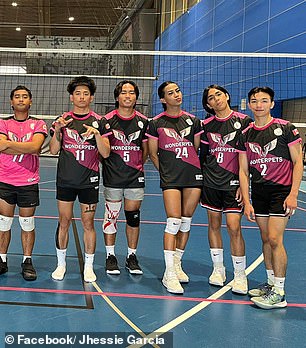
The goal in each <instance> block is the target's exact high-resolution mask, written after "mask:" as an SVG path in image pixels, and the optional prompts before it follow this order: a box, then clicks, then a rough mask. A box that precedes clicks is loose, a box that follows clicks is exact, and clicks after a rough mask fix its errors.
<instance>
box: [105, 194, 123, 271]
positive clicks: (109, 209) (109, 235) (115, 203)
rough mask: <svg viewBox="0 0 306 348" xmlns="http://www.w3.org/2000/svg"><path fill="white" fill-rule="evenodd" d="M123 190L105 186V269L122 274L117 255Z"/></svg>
mask: <svg viewBox="0 0 306 348" xmlns="http://www.w3.org/2000/svg"><path fill="white" fill-rule="evenodd" d="M122 196H123V190H122V189H116V188H111V187H105V188H104V199H105V202H104V208H105V210H104V221H103V236H104V243H105V249H106V261H105V269H106V273H107V274H120V269H119V266H118V261H117V258H116V255H115V244H116V236H117V220H118V217H119V214H120V210H121V205H122Z"/></svg>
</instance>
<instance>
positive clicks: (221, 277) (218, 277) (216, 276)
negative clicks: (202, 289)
mask: <svg viewBox="0 0 306 348" xmlns="http://www.w3.org/2000/svg"><path fill="white" fill-rule="evenodd" d="M225 280H226V275H225V267H223V266H221V267H214V269H213V271H212V274H211V275H210V277H209V280H208V282H209V284H211V285H216V286H223V284H224V282H225Z"/></svg>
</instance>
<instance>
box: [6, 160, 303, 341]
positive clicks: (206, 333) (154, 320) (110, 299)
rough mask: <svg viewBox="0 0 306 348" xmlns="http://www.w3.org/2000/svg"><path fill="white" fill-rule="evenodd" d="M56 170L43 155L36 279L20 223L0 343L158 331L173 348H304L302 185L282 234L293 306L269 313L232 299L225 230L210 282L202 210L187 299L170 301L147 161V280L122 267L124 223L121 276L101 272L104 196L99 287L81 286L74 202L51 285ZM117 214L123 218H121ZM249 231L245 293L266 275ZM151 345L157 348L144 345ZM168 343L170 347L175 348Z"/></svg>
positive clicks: (155, 190) (247, 227)
mask: <svg viewBox="0 0 306 348" xmlns="http://www.w3.org/2000/svg"><path fill="white" fill-rule="evenodd" d="M55 172H56V159H54V158H42V159H41V183H40V189H41V205H40V207H39V208H38V209H37V212H36V227H37V228H36V231H37V234H36V244H35V249H34V254H33V262H34V265H35V266H36V269H37V272H38V278H37V280H36V281H35V282H26V281H24V280H23V278H22V276H21V274H20V263H21V261H22V251H21V243H20V232H19V226H18V224H17V219H15V220H16V221H14V224H13V233H12V241H11V245H10V249H9V254H8V266H9V271H8V273H6V274H4V275H2V276H1V277H0V290H2V291H1V298H0V303H1V309H2V310H1V327H2V330H1V332H2V333H1V336H2V337H0V347H5V343H4V333H5V332H67V333H69V332H81V333H82V332H92V333H93V332H98V333H107V332H109V333H132V334H134V335H135V336H136V337H144V336H146V335H149V337H155V336H158V335H160V333H167V332H171V333H173V342H174V343H173V347H175V348H181V347H186V346H187V347H188V346H189V347H214V348H218V347H224V346H226V347H286V348H288V347H290V348H291V347H292V348H293V347H294V348H295V347H303V346H304V345H305V342H304V341H305V337H306V325H305V322H306V292H305V287H306V271H305V265H306V253H305V243H306V224H305V218H306V183H305V182H303V184H302V186H301V191H300V195H299V209H298V210H297V211H296V214H295V216H294V218H292V219H291V220H290V221H289V224H288V227H287V232H286V234H285V243H286V246H287V252H288V258H289V265H288V274H287V280H286V293H287V301H288V304H289V305H288V307H287V308H285V309H274V310H270V311H265V310H262V309H258V308H256V307H254V306H253V305H252V304H251V302H250V301H249V297H248V296H239V295H234V294H232V292H231V287H230V285H228V284H230V281H231V280H232V278H233V269H232V262H231V256H230V250H229V239H228V236H227V232H226V229H225V226H224V227H223V232H224V233H223V236H224V249H225V255H224V256H225V264H226V267H227V282H226V283H227V285H225V286H224V287H222V288H218V287H213V286H210V285H209V284H208V277H209V275H210V272H211V261H210V254H209V247H208V242H207V218H206V211H205V210H204V209H202V208H200V207H198V209H197V211H196V213H195V216H194V219H193V225H192V230H191V236H190V240H189V244H188V247H187V250H186V252H185V255H184V260H183V265H184V269H185V271H186V272H187V273H188V274H189V276H190V283H189V284H185V285H184V289H185V293H184V295H182V296H176V295H171V294H169V293H168V292H167V291H166V289H165V288H164V287H163V286H162V284H161V277H162V275H163V271H164V260H163V230H164V222H165V213H164V209H163V202H162V196H161V191H160V189H159V178H158V173H157V172H156V171H155V170H154V168H153V166H152V164H151V163H150V162H149V163H148V164H147V165H146V180H147V181H146V182H147V186H146V196H145V200H144V202H143V206H142V214H141V220H142V224H141V236H140V242H139V247H138V251H137V254H138V259H139V262H140V264H141V266H142V268H143V270H144V274H143V275H141V276H139V275H135V276H131V275H130V274H129V273H128V272H127V271H126V270H125V269H124V262H125V256H126V249H127V246H126V239H125V233H124V224H123V223H122V221H123V220H120V223H119V233H118V239H117V246H116V254H117V257H118V260H119V263H120V267H121V274H120V275H119V276H115V275H113V276H107V275H106V274H105V257H106V255H105V248H104V242H103V238H102V230H101V222H102V218H103V211H104V209H103V196H102V194H101V195H100V198H101V199H100V205H99V209H98V212H97V214H96V230H97V236H98V240H97V251H96V256H95V271H96V274H97V281H96V282H95V283H93V284H84V283H83V279H82V270H83V254H84V253H83V241H82V238H83V236H82V227H81V223H80V220H79V217H80V212H79V207H78V204H76V205H75V211H74V215H75V221H74V223H73V226H72V227H71V230H70V240H69V248H68V252H67V255H68V259H67V273H66V276H65V278H64V280H63V281H54V280H52V279H51V276H50V275H51V272H52V271H53V270H54V268H55V266H56V255H55V242H54V235H55V229H56V226H57V207H56V200H55ZM120 218H121V219H123V214H121V216H120ZM243 231H244V237H245V241H246V250H247V264H248V273H249V275H248V279H249V287H254V286H256V285H258V284H259V283H260V282H262V281H263V280H264V279H265V271H264V266H263V263H262V257H261V242H260V236H259V232H258V229H257V227H256V225H255V224H250V223H248V222H247V221H246V220H245V219H244V218H243ZM156 333H159V334H156ZM161 337H162V336H161ZM83 346H86V345H83ZM87 346H88V347H89V346H94V345H87ZM98 346H99V345H98ZM104 346H105V345H104ZM108 346H110V345H108ZM115 346H116V345H114V347H115ZM117 346H122V345H117ZM134 346H141V344H140V345H134ZM149 346H152V345H149V344H147V345H146V347H149ZM154 346H155V347H158V346H162V345H158V344H155V345H154ZM71 347H73V345H72V346H71ZM168 347H169V348H170V346H169V345H168V346H167V348H168Z"/></svg>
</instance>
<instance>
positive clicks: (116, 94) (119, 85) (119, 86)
mask: <svg viewBox="0 0 306 348" xmlns="http://www.w3.org/2000/svg"><path fill="white" fill-rule="evenodd" d="M126 84H130V85H132V86H133V87H134V91H135V94H136V100H137V99H138V97H139V88H138V86H137V85H136V83H135V82H134V81H131V80H123V81H120V82H119V83H117V85H116V87H115V89H114V98H115V107H116V108H118V107H119V102H118V100H116V99H117V98H118V97H119V95H120V93H121V92H122V87H123V86H124V85H126ZM135 105H136V104H135ZM135 105H134V107H135Z"/></svg>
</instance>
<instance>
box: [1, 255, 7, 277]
mask: <svg viewBox="0 0 306 348" xmlns="http://www.w3.org/2000/svg"><path fill="white" fill-rule="evenodd" d="M7 271H8V268H7V261H6V262H3V261H2V258H1V256H0V274H4V273H6V272H7Z"/></svg>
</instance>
